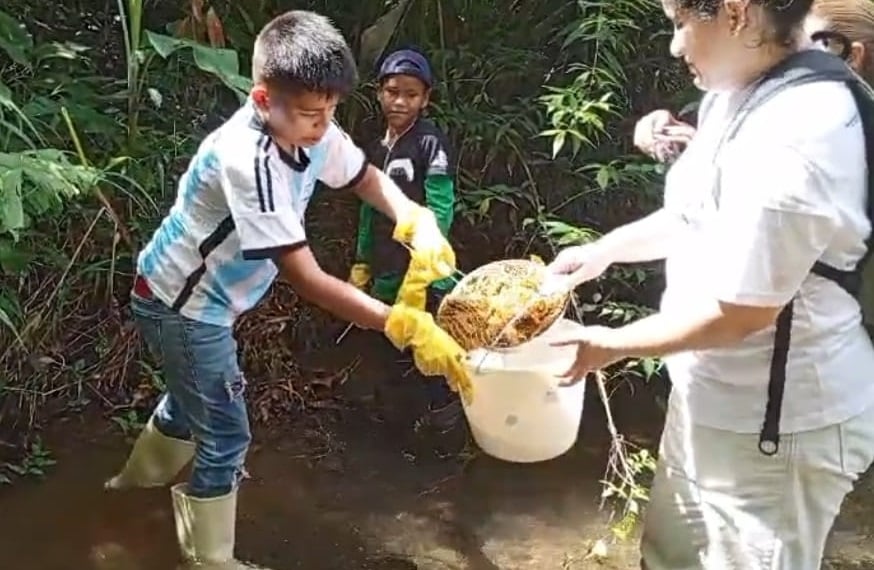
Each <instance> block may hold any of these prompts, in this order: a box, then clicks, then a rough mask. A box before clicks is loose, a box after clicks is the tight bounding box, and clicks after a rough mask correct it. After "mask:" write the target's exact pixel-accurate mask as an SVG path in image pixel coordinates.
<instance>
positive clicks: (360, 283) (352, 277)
mask: <svg viewBox="0 0 874 570" xmlns="http://www.w3.org/2000/svg"><path fill="white" fill-rule="evenodd" d="M349 283H351V284H352V285H355V286H356V287H358V288H359V289H361V290H362V291H363V290H365V289H366V288H367V284H368V283H370V266H369V265H367V264H366V263H356V264H355V265H353V266H352V269H351V270H350V271H349Z"/></svg>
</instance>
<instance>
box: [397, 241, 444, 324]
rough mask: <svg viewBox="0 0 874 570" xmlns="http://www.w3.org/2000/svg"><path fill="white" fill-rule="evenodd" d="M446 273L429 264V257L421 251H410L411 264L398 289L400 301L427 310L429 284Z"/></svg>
mask: <svg viewBox="0 0 874 570" xmlns="http://www.w3.org/2000/svg"><path fill="white" fill-rule="evenodd" d="M443 277H444V275H443V274H442V273H441V272H440V271H437V270H436V269H435V268H434V267H432V266H431V265H429V263H428V257H427V255H426V254H424V253H422V252H421V251H411V252H410V265H409V266H408V267H407V273H406V275H404V280H403V282H402V283H401V288H400V289H399V290H398V300H397V302H398V303H402V304H404V305H407V306H408V307H413V308H416V309H419V310H420V311H424V310H425V305H426V303H427V299H428V286H429V285H430V284H431V283H433V282H435V281H437V280H438V279H442V278H443Z"/></svg>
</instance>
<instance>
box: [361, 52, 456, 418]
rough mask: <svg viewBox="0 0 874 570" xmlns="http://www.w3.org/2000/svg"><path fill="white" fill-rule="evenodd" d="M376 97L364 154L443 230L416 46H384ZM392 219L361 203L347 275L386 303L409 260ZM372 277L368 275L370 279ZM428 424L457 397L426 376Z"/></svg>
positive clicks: (435, 147) (441, 155)
mask: <svg viewBox="0 0 874 570" xmlns="http://www.w3.org/2000/svg"><path fill="white" fill-rule="evenodd" d="M377 79H378V81H379V92H378V98H379V103H380V106H381V108H382V113H383V116H384V117H385V119H386V132H385V135H384V136H383V137H382V138H381V139H379V140H377V141H374V142H373V143H372V144H370V145H369V146H368V147H366V149H365V152H366V153H367V158H368V160H369V161H370V162H371V163H372V164H374V165H376V166H377V167H380V168H382V169H383V171H384V172H385V173H386V174H387V175H388V176H389V177H391V179H392V180H393V181H394V182H395V183H396V184H397V185H398V186H399V187H400V188H401V190H403V191H404V193H405V194H406V195H407V197H408V198H410V199H412V200H413V201H415V202H417V203H419V204H423V205H425V206H427V207H428V208H429V209H430V210H431V211H432V212H434V216H435V217H436V219H437V225H438V227H439V228H440V231H441V232H442V233H443V235H444V236H448V234H449V229H450V227H451V225H452V219H453V213H454V208H455V189H454V181H453V176H454V172H453V168H452V162H451V156H450V154H451V153H450V151H449V143H448V140H447V137H446V135H445V134H444V133H443V131H441V130H440V128H439V127H437V125H435V124H434V123H433V122H432V121H430V120H429V119H427V118H424V117H422V112H423V111H424V110H425V108H426V107H427V106H428V103H429V101H430V95H431V88H432V86H433V81H434V80H433V75H432V73H431V66H430V65H429V63H428V60H427V59H426V58H425V57H424V56H423V55H422V54H421V53H419V52H417V51H414V50H410V49H402V50H398V51H395V52H392V53H390V54H389V55H388V56H387V57H386V58H385V59H384V61H383V62H382V65H381V66H380V69H379V74H378V77H377ZM392 228H393V225H392V221H391V220H390V219H389V218H387V217H386V216H384V215H382V214H380V213H379V212H377V211H375V210H374V209H373V207H371V206H370V205H368V204H363V205H362V206H361V213H360V221H359V226H358V247H357V251H356V263H355V265H354V266H353V267H352V271H351V274H350V281H351V282H352V283H353V284H355V285H356V286H358V287H360V288H362V289H364V288H366V287H367V286H368V285H370V293H371V294H372V295H373V296H374V297H377V298H378V299H381V300H383V301H385V302H391V303H393V302H394V301H395V299H396V298H397V295H398V290H399V288H400V286H401V282H402V281H403V278H404V275H405V273H406V272H407V268H408V265H409V261H410V256H409V252H408V250H407V249H406V248H404V247H403V246H402V245H401V244H398V243H397V242H395V241H393V240H392ZM371 280H372V283H371ZM452 285H453V282H452V280H451V279H443V280H440V281H436V282H435V283H433V284H431V286H430V287H429V290H428V309H429V310H430V311H432V312H433V311H434V310H436V307H437V305H438V303H439V300H440V298H442V296H443V295H444V294H445V293H446V291H448V290H449V289H450V288H451V287H452ZM427 385H428V388H429V399H430V404H429V413H428V414H427V415H426V418H423V419H424V420H425V421H426V422H427V423H428V424H430V425H432V426H433V427H435V428H437V429H438V430H439V431H445V430H447V429H449V428H451V427H453V426H454V425H455V424H456V422H457V420H458V418H459V416H460V411H461V409H460V405H459V402H458V399H457V397H455V395H454V394H453V393H452V392H451V391H449V390H448V389H447V388H446V387H445V386H443V385H441V383H439V382H428V383H427Z"/></svg>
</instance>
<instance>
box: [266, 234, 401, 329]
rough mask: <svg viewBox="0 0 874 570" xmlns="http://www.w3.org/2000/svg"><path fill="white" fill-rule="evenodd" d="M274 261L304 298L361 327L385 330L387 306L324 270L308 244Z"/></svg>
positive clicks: (279, 255)
mask: <svg viewBox="0 0 874 570" xmlns="http://www.w3.org/2000/svg"><path fill="white" fill-rule="evenodd" d="M274 262H275V263H276V266H277V267H278V268H279V272H280V274H281V275H282V278H283V279H285V280H286V281H288V283H289V284H290V285H291V286H292V287H294V290H295V291H296V292H297V293H298V295H300V296H301V297H303V298H304V299H306V300H307V301H310V302H311V303H314V304H316V305H318V306H319V307H321V308H323V309H325V310H326V311H328V312H330V313H331V314H333V315H336V316H338V317H340V318H342V319H345V320H348V321H351V322H353V323H355V324H357V325H358V326H360V327H362V328H367V329H373V330H379V331H382V330H385V321H386V319H387V318H388V314H389V311H390V307H389V306H388V305H386V304H385V303H382V302H381V301H378V300H377V299H374V298H373V297H371V296H369V295H367V294H366V293H364V292H362V291H360V290H358V289H357V288H356V287H355V286H354V285H351V284H350V283H346V282H345V281H341V280H339V279H337V278H336V277H334V276H332V275H329V274H327V273H325V272H324V271H323V270H322V268H321V267H319V264H318V263H317V262H316V259H315V257H314V256H313V254H312V251H311V250H310V249H309V247H306V246H303V247H298V248H294V249H288V250H286V251H283V252H281V253H279V254H278V255H277V256H276V257H275V258H274Z"/></svg>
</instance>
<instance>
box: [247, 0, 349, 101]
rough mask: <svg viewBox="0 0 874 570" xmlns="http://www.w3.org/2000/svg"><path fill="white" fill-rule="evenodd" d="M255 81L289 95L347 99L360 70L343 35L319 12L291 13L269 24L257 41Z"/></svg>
mask: <svg viewBox="0 0 874 570" xmlns="http://www.w3.org/2000/svg"><path fill="white" fill-rule="evenodd" d="M252 79H253V80H254V81H255V82H256V83H264V84H265V85H267V86H268V87H270V88H274V89H277V90H279V91H280V92H285V93H295V92H300V91H311V92H315V93H324V94H325V95H338V96H340V97H343V96H346V95H348V94H349V93H350V92H351V91H352V90H353V89H355V85H356V84H357V82H358V69H357V67H356V64H355V58H354V57H353V56H352V50H350V49H349V45H348V44H347V43H346V40H345V39H344V38H343V34H341V33H340V31H339V30H338V29H337V28H336V27H335V26H334V24H333V23H331V21H330V20H329V19H328V18H326V17H325V16H322V15H321V14H317V13H315V12H308V11H305V10H292V11H290V12H285V13H284V14H281V15H279V16H277V17H275V18H274V19H273V20H271V21H270V22H268V24H267V25H266V26H264V28H263V29H262V30H261V32H260V33H259V34H258V37H257V38H256V39H255V49H254V54H253V57H252Z"/></svg>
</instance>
